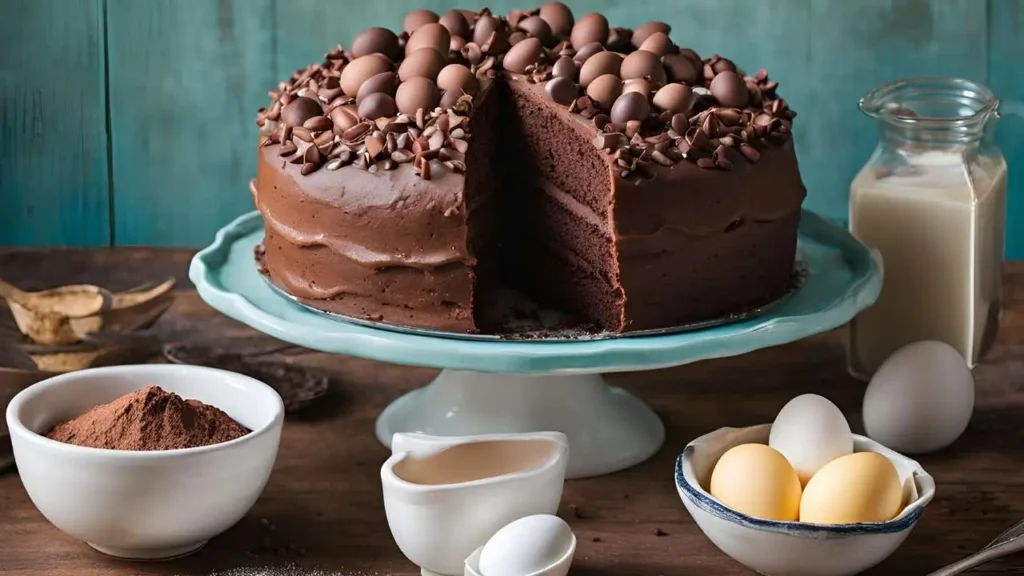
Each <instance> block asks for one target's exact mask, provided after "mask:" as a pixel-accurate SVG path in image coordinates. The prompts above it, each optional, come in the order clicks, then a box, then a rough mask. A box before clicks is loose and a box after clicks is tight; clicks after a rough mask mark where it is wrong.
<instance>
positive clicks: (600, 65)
mask: <svg viewBox="0 0 1024 576" xmlns="http://www.w3.org/2000/svg"><path fill="white" fill-rule="evenodd" d="M622 64H623V62H622V56H619V55H618V54H616V53H615V52H598V53H597V54H594V55H593V56H591V57H590V58H587V61H586V62H584V63H583V66H582V67H581V68H580V86H583V87H584V88H586V87H587V86H589V85H590V83H591V82H593V81H594V79H595V78H597V77H598V76H603V75H604V74H615V75H616V76H617V75H618V74H619V70H621V68H622Z"/></svg>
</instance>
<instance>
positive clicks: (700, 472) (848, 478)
mask: <svg viewBox="0 0 1024 576" xmlns="http://www.w3.org/2000/svg"><path fill="white" fill-rule="evenodd" d="M675 482H676V489H677V490H678V491H679V495H680V497H681V498H682V500H683V505H684V506H685V507H686V509H687V511H688V512H689V513H690V515H691V516H692V517H693V519H694V521H695V522H696V523H697V525H698V526H699V527H700V529H701V530H702V531H703V532H704V534H705V535H706V536H707V537H708V538H709V539H710V540H711V541H712V542H713V543H714V544H715V545H716V546H718V548H719V549H721V550H722V551H723V552H725V553H726V554H728V555H729V556H731V557H732V558H733V559H735V560H736V561H738V562H740V563H741V564H743V565H745V566H747V567H748V568H750V569H752V570H754V571H756V572H758V573H760V574H764V575H765V576H843V575H852V574H857V573H859V572H862V571H864V570H867V569H868V568H871V567H872V566H875V565H876V564H878V563H880V562H881V561H883V560H885V559H886V558H887V557H889V555H891V554H892V553H893V552H894V551H895V550H896V549H897V548H898V547H899V545H900V544H901V543H902V542H903V540H904V539H905V538H906V537H907V535H909V534H910V531H911V530H912V529H913V527H914V525H915V524H916V523H917V521H918V519H919V518H920V517H921V514H922V512H923V511H924V508H925V506H926V505H927V504H928V502H930V501H931V499H932V497H933V496H934V495H935V482H934V480H933V479H932V477H931V476H930V475H928V473H927V472H925V471H924V469H923V468H922V467H921V465H920V464H918V463H917V462H915V461H914V460H911V459H910V458H907V457H905V456H903V455H901V454H898V453H896V452H894V451H892V450H890V449H888V448H886V447H885V446H883V445H881V444H879V443H878V442H875V441H873V440H871V439H869V438H866V437H864V436H860V435H857V434H853V433H851V432H850V426H849V424H848V423H847V421H846V418H845V417H844V416H843V414H842V412H841V411H840V410H839V409H838V408H837V407H836V406H835V405H834V404H832V403H831V402H830V401H828V400H827V399H825V398H823V397H821V396H817V395H814V394H806V395H803V396H798V397H797V398H794V399H793V400H791V401H790V402H789V403H788V404H786V406H785V407H784V408H783V409H782V411H780V412H779V414H778V416H777V417H776V419H775V421H774V422H773V423H772V424H763V425H760V426H752V427H749V428H721V429H719V430H716V431H714V432H711V433H710V434H706V435H704V436H701V437H700V438H697V439H696V440H694V441H693V442H690V443H689V444H688V445H687V446H686V448H685V449H684V450H683V452H682V453H681V454H680V455H679V458H678V460H677V461H676V470H675Z"/></svg>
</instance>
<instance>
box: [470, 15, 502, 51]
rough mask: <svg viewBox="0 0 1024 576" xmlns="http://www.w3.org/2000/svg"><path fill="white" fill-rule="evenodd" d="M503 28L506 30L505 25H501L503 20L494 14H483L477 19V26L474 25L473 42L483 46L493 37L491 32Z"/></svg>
mask: <svg viewBox="0 0 1024 576" xmlns="http://www.w3.org/2000/svg"><path fill="white" fill-rule="evenodd" d="M498 30H501V31H502V32H504V27H503V26H502V25H501V21H500V20H498V19H497V18H495V17H494V16H481V17H480V19H479V20H477V21H476V26H473V42H475V43H476V44H477V45H479V46H483V45H484V42H487V39H488V38H490V37H491V34H493V33H494V32H497V31H498Z"/></svg>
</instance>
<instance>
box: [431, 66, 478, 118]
mask: <svg viewBox="0 0 1024 576" xmlns="http://www.w3.org/2000/svg"><path fill="white" fill-rule="evenodd" d="M478 86H479V83H478V82H477V79H476V76H473V72H471V71H470V69H469V68H466V67H465V66H463V65H462V64H449V65H447V66H445V67H444V68H443V69H442V70H441V72H440V73H439V74H438V75H437V87H438V88H440V89H441V90H445V91H447V90H456V89H458V90H462V91H464V92H466V93H469V94H473V93H476V90H477V87H478ZM446 108H447V106H446Z"/></svg>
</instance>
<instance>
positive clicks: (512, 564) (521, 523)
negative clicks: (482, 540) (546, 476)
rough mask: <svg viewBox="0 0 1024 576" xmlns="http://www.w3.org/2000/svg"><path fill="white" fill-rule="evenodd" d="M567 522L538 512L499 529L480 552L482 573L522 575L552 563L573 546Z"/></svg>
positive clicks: (500, 575) (504, 575) (494, 575)
mask: <svg viewBox="0 0 1024 576" xmlns="http://www.w3.org/2000/svg"><path fill="white" fill-rule="evenodd" d="M572 542H573V535H572V530H570V529H569V525H568V524H566V523H565V521H564V520H562V519H561V518H559V517H558V516H553V515H550V514H537V515H534V516H527V517H525V518H520V519H519V520H516V521H515V522H512V523H511V524H508V525H507V526H505V527H504V528H502V529H501V530H498V531H497V532H496V533H495V534H494V536H491V539H490V540H488V541H487V543H486V544H484V547H483V550H481V551H480V574H481V575H482V576H523V575H524V574H533V573H535V572H539V571H541V570H544V569H545V568H548V567H550V566H552V565H554V564H555V563H556V562H558V561H559V560H561V559H562V557H564V556H565V555H566V553H567V552H569V550H570V549H571V548H572Z"/></svg>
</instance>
